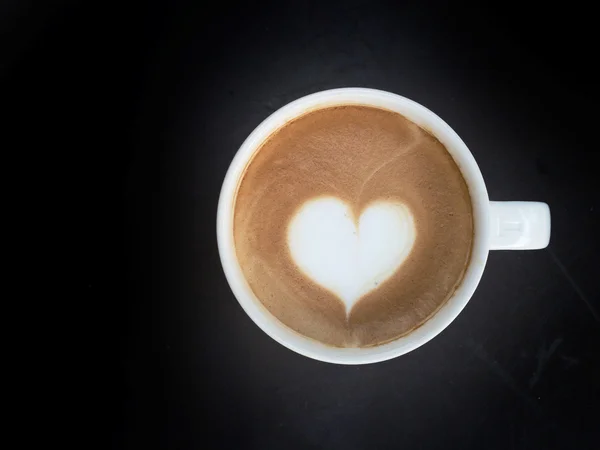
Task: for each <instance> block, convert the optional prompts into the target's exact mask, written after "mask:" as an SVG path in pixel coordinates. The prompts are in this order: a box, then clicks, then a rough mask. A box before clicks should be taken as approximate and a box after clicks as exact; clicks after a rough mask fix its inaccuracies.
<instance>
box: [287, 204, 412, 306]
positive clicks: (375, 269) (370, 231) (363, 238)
mask: <svg viewBox="0 0 600 450" xmlns="http://www.w3.org/2000/svg"><path fill="white" fill-rule="evenodd" d="M415 237H416V232H415V226H414V220H413V216H412V214H411V212H410V210H409V209H408V207H406V206H405V205H404V204H402V203H396V202H389V201H383V200H380V201H375V202H373V203H371V204H370V205H369V206H367V207H366V208H365V209H364V210H363V211H362V214H361V215H360V217H359V218H357V220H356V219H355V217H354V215H353V213H352V209H351V208H350V206H349V205H348V204H346V203H345V202H343V201H341V200H339V199H337V198H334V197H322V198H317V199H313V200H309V201H307V202H306V203H304V205H302V206H301V207H300V209H299V210H298V211H297V213H296V214H295V215H294V217H293V219H292V221H291V222H290V225H289V227H288V234H287V241H288V246H289V249H290V252H291V256H292V259H293V260H294V262H295V263H296V264H297V266H298V267H299V268H300V269H301V270H302V272H303V273H304V274H305V275H306V276H307V277H309V278H310V279H311V280H312V281H314V282H315V283H317V284H318V285H320V286H322V287H324V288H325V289H327V290H329V291H331V292H333V293H334V294H335V295H337V296H338V297H339V298H340V300H342V301H343V302H344V304H345V306H346V315H349V314H350V311H351V310H352V307H353V306H354V305H355V304H356V303H357V302H358V301H359V300H360V298H361V297H363V296H364V295H365V294H367V293H369V292H371V291H372V290H374V289H377V287H378V286H379V285H380V284H381V283H383V282H384V281H385V280H387V279H388V278H389V277H390V276H392V275H393V274H394V273H395V272H396V270H398V268H399V267H400V266H401V265H402V263H403V262H404V260H405V259H406V257H407V256H408V255H409V254H410V251H411V249H412V247H413V244H414V242H415Z"/></svg>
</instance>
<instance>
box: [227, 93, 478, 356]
mask: <svg viewBox="0 0 600 450" xmlns="http://www.w3.org/2000/svg"><path fill="white" fill-rule="evenodd" d="M322 196H331V197H337V198H339V199H340V200H343V201H345V202H347V204H348V205H350V206H351V207H352V208H353V210H354V211H355V213H356V216H357V217H359V216H360V214H361V211H362V210H363V209H364V208H365V207H366V206H367V205H368V204H369V203H371V202H373V201H375V200H389V201H394V202H401V203H404V204H405V205H406V206H408V208H409V209H410V211H411V213H412V215H413V218H414V223H415V228H416V238H415V242H414V245H413V248H412V250H411V252H410V254H409V256H408V257H407V258H406V260H405V261H404V263H403V264H402V265H401V266H400V268H399V269H398V270H397V271H396V272H395V273H394V274H393V275H392V276H391V277H390V278H388V279H387V280H386V281H385V282H384V283H381V284H380V285H379V286H378V287H377V288H375V289H374V290H372V291H370V292H369V293H367V294H365V295H364V296H363V297H362V298H361V299H360V300H359V301H358V303H356V304H355V305H354V308H353V309H352V311H351V313H350V314H349V316H348V317H347V316H346V311H345V308H344V304H343V303H342V301H341V300H339V299H338V298H337V297H336V295H335V294H333V293H331V292H330V291H328V290H327V289H325V288H323V287H321V286H319V285H317V284H316V283H314V282H313V281H311V280H310V279H309V278H308V277H307V276H306V275H304V273H302V272H301V271H300V269H299V268H298V267H297V266H296V264H295V263H294V261H293V260H292V258H291V255H290V250H289V248H288V244H287V228H288V225H289V223H290V221H291V219H292V217H293V216H294V214H295V212H296V211H297V210H298V208H300V207H301V206H302V205H303V204H304V203H305V202H306V201H308V200H311V199H315V198H318V197H322ZM233 231H234V242H235V250H236V255H237V258H238V261H239V264H240V267H241V268H242V271H243V273H244V276H245V278H246V281H247V283H248V285H249V286H250V288H251V289H252V291H253V292H254V294H255V296H256V297H257V298H258V299H259V300H260V302H261V303H262V304H263V306H264V307H265V308H267V309H268V310H269V311H270V312H271V314H273V315H274V316H275V317H276V318H277V319H279V320H280V321H281V322H282V323H284V324H285V325H287V326H288V327H289V328H291V329H293V330H295V331H296V332H298V333H300V334H302V335H305V336H308V337H310V338H313V339H315V340H317V341H320V342H323V343H325V344H328V345H331V346H335V347H367V346H374V345H379V344H383V343H385V342H388V341H391V340H393V339H396V338H398V337H400V336H402V335H405V334H407V333H409V332H410V331H412V330H413V329H415V328H416V327H418V326H420V325H421V324H423V323H424V322H425V321H426V320H427V319H428V318H430V317H431V316H432V315H433V314H434V313H435V312H436V311H437V310H438V309H439V308H440V307H441V306H442V305H443V304H444V303H445V302H446V301H447V300H448V299H449V298H450V297H451V296H452V294H453V293H454V291H455V290H456V288H457V287H458V285H459V284H460V282H461V280H462V278H463V275H464V273H465V270H466V267H467V265H468V263H469V258H470V254H471V247H472V243H473V214H472V207H471V200H470V197H469V191H468V188H467V185H466V183H465V181H464V179H463V177H462V174H461V173H460V170H459V168H458V166H457V165H456V163H455V162H454V160H453V159H452V157H451V156H450V154H449V153H448V151H447V150H446V148H445V147H444V146H443V145H442V144H441V143H440V142H439V141H438V140H437V139H436V138H435V137H433V136H432V135H431V134H429V133H428V132H427V131H425V130H424V129H422V128H420V127H419V126H418V125H416V124H415V123H413V122H411V121H410V120H408V119H406V118H405V117H403V116H402V115H400V114H397V113H395V112H391V111H387V110H383V109H378V108H374V107H369V106H359V105H348V106H337V107H329V108H323V109H319V110H315V111H311V112H308V113H306V114H305V115H303V116H301V117H299V118H296V119H294V120H292V121H290V122H288V123H287V124H285V125H284V126H283V127H281V128H280V129H279V130H277V131H276V132H275V133H273V134H272V135H271V136H270V137H269V138H268V139H267V140H266V141H265V142H264V143H263V144H262V146H261V147H260V148H259V149H258V150H257V151H256V153H255V154H254V156H253V158H252V160H251V161H250V162H249V164H248V165H247V167H246V169H245V172H244V174H243V176H242V178H241V181H240V183H239V186H238V191H237V194H236V199H235V207H234V230H233Z"/></svg>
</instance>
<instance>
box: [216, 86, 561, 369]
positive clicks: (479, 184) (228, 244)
mask: <svg viewBox="0 0 600 450" xmlns="http://www.w3.org/2000/svg"><path fill="white" fill-rule="evenodd" d="M346 104H352V105H370V106H375V107H379V108H383V109H387V110H390V111H395V112H398V113H400V114H402V115H403V116H405V117H407V118H408V119H410V120H411V121H413V122H415V123H417V124H418V125H420V126H421V127H422V128H424V129H426V130H428V131H429V132H430V133H432V134H433V135H434V136H435V137H436V138H437V139H439V141H440V142H441V143H442V144H444V146H445V147H446V149H448V151H449V152H450V154H451V155H452V157H453V158H454V161H456V163H457V164H458V166H459V168H460V170H461V172H462V174H463V177H464V179H465V180H466V182H467V185H468V187H469V193H470V195H471V202H472V205H473V218H474V240H473V251H472V255H471V260H470V262H469V267H468V268H467V271H466V273H465V276H464V279H463V281H462V283H461V284H460V286H459V288H458V289H457V290H456V292H455V293H454V295H453V296H452V298H450V299H449V300H448V301H447V302H446V304H445V305H444V306H443V307H442V308H440V310H438V311H437V312H436V313H435V314H434V315H433V316H432V317H431V318H429V319H428V320H427V321H426V322H425V323H424V324H423V325H421V326H420V327H417V328H416V329H415V330H414V331H412V332H410V333H408V334H407V335H405V336H402V337H400V338H398V339H396V340H394V341H392V342H388V343H386V344H383V345H379V346H376V347H368V348H336V347H330V346H327V345H325V344H323V343H321V342H318V341H316V340H314V339H311V338H309V337H306V336H303V335H301V334H299V333H297V332H295V331H293V330H291V329H290V328H288V327H287V326H285V325H284V324H282V323H281V322H280V321H279V320H278V319H277V318H276V317H275V316H273V315H272V314H271V313H270V312H269V311H268V310H267V309H266V308H265V307H264V306H263V305H262V304H261V303H260V301H259V300H258V299H257V298H256V296H255V295H254V293H253V292H252V290H251V289H250V287H249V286H248V283H247V282H246V280H245V278H244V274H243V272H242V270H241V268H240V265H239V263H238V260H237V258H236V253H235V247H234V239H233V208H234V204H235V195H236V192H237V188H238V184H239V181H240V177H241V176H242V174H243V172H244V169H245V167H246V165H247V164H248V162H249V161H250V160H251V158H252V155H253V154H254V152H255V151H257V149H258V148H259V147H260V145H261V144H262V143H263V142H264V141H265V139H266V138H267V137H268V136H270V135H271V134H272V133H273V132H274V131H275V130H277V129H279V128H280V127H281V126H282V125H284V124H286V123H287V122H288V121H290V120H291V119H294V118H296V117H298V116H300V115H302V114H304V113H306V112H308V111H311V110H315V109H320V108H323V107H326V106H333V105H346ZM549 239H550V210H549V208H548V205H547V204H545V203H539V202H490V200H489V199H488V194H487V190H486V187H485V183H484V181H483V177H482V176H481V172H480V170H479V167H478V166H477V163H476V162H475V159H474V158H473V155H472V154H471V152H470V151H469V149H468V148H467V146H466V145H465V143H464V142H463V141H462V140H461V139H460V137H459V136H458V135H457V134H456V133H455V132H454V131H453V130H452V128H450V126H448V124H446V122H444V121H443V120H442V119H440V118H439V117H438V116H436V115H435V114H434V113H433V112H431V111H429V110H428V109H427V108H425V107H424V106H421V105H419V104H418V103H415V102H413V101H412V100H409V99H407V98H405V97H401V96H399V95H396V94H392V93H389V92H384V91H379V90H374V89H363V88H343V89H333V90H329V91H323V92H318V93H316V94H312V95H308V96H306V97H302V98H300V99H298V100H296V101H293V102H291V103H289V104H287V105H286V106H284V107H282V108H281V109H279V110H277V111H276V112H274V113H273V114H271V115H270V116H269V117H268V118H267V119H265V120H264V121H263V122H262V123H261V124H260V125H259V126H258V127H256V129H255V130H254V131H253V132H252V133H251V134H250V136H248V138H247V139H246V140H245V141H244V143H243V144H242V146H241V147H240V149H239V150H238V152H237V154H236V155H235V157H234V159H233V161H232V163H231V166H230V167H229V170H228V171H227V175H226V176H225V181H224V182H223V187H222V189H221V195H220V198H219V206H218V211H217V241H218V246H219V254H220V256H221V263H222V264H223V269H224V271H225V276H226V277H227V281H228V282H229V285H230V286H231V290H232V291H233V294H234V295H235V297H236V298H237V300H238V302H239V303H240V305H241V306H242V308H244V311H246V313H247V314H248V315H249V316H250V318H251V319H252V320H253V321H254V322H255V323H256V324H257V325H258V326H259V327H260V328H261V329H262V330H263V331H264V332H265V333H267V334H268V335H269V336H271V337H272V338H273V339H275V340H276V341H277V342H279V343H280V344H282V345H284V346H286V347H288V348H289V349H291V350H294V351H295V352H298V353H300V354H302V355H305V356H308V357H310V358H314V359H317V360H320V361H326V362H331V363H338V364H367V363H374V362H379V361H385V360H388V359H391V358H394V357H396V356H400V355H403V354H405V353H408V352H410V351H411V350H414V349H415V348H417V347H420V346H421V345H423V344H425V343H426V342H427V341H429V340H430V339H432V338H434V337H435V336H436V335H437V334H439V333H440V332H441V331H442V330H443V329H444V328H446V327H447V326H448V325H449V324H450V323H451V322H452V321H453V320H454V319H455V318H456V316H458V314H459V313H460V312H461V311H462V309H463V308H464V307H465V305H466V304H467V302H468V301H469V299H470V298H471V296H472V295H473V292H475V288H476V287H477V284H478V283H479V280H480V279H481V276H482V274H483V270H484V268H485V263H486V261H487V257H488V252H489V251H490V250H500V249H506V250H530V249H539V248H544V247H546V246H547V245H548V242H549Z"/></svg>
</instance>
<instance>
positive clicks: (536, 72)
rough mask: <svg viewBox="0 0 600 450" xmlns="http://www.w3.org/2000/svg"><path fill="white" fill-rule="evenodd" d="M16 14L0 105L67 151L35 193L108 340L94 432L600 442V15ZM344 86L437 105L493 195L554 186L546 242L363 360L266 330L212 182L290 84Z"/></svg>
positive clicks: (300, 443)
mask: <svg viewBox="0 0 600 450" xmlns="http://www.w3.org/2000/svg"><path fill="white" fill-rule="evenodd" d="M530 10H531V11H530ZM2 12H3V13H2V15H1V19H0V24H1V26H2V32H3V36H4V37H5V38H6V39H4V42H5V44H7V45H6V46H4V48H5V50H4V51H3V56H2V72H1V75H2V89H3V92H5V94H6V95H4V96H3V97H4V101H3V103H4V104H3V106H4V107H8V108H9V111H10V115H11V119H13V120H14V123H15V124H23V123H27V124H34V126H33V127H31V126H28V131H26V132H22V133H21V132H18V133H17V134H18V136H19V141H18V142H19V144H18V146H19V149H20V152H21V153H20V154H21V156H24V157H25V158H26V159H28V158H33V157H35V158H39V159H37V161H39V162H40V163H39V164H37V165H36V166H37V167H42V168H43V169H46V167H48V166H46V164H47V163H48V164H52V167H53V168H54V167H56V168H57V169H58V170H57V171H56V172H55V171H53V172H52V174H53V175H52V176H51V177H50V178H51V179H52V180H51V181H52V182H51V183H48V184H45V185H44V187H43V189H44V191H45V193H48V194H49V193H51V194H52V196H53V198H54V199H56V202H55V204H54V208H55V209H54V215H55V216H57V217H59V218H60V217H61V214H62V212H64V213H65V216H64V217H69V220H68V221H65V222H64V226H63V221H61V220H59V219H57V218H56V217H52V221H56V222H58V223H59V224H60V225H59V226H58V227H59V228H62V231H63V232H64V236H65V238H66V239H69V240H70V241H73V242H74V244H75V253H74V254H75V255H77V257H76V258H75V259H73V260H74V261H75V262H76V263H75V266H76V267H75V268H74V270H73V272H69V274H70V280H71V282H73V280H74V281H75V284H76V286H77V288H78V297H79V304H80V306H79V307H78V308H81V311H83V308H87V307H88V306H89V307H91V308H90V309H91V310H92V311H93V312H91V314H88V312H87V309H86V314H85V315H82V316H83V317H89V318H90V319H89V320H88V319H85V320H83V319H82V320H81V323H79V322H77V325H76V327H77V328H78V329H79V330H80V331H81V330H84V329H87V328H90V329H93V330H94V331H93V333H90V334H93V336H91V337H90V344H93V347H92V348H94V349H97V350H94V353H93V357H94V363H93V365H92V366H91V367H90V368H89V371H87V372H85V373H83V374H82V375H84V376H85V377H89V379H90V380H92V379H94V380H95V381H94V382H92V381H90V385H89V387H90V389H89V390H86V391H83V393H82V394H81V395H82V397H83V402H82V403H84V404H85V405H86V406H87V407H88V408H90V409H93V410H96V411H102V413H101V419H98V420H99V425H100V426H99V427H98V430H99V431H98V430H97V431H96V433H95V434H90V435H89V436H88V438H87V440H88V441H89V442H90V443H91V442H95V441H97V440H98V439H99V438H100V437H105V436H106V437H108V438H109V439H110V440H111V442H112V447H113V448H172V449H180V448H181V449H183V448H200V447H201V446H208V448H249V449H250V448H261V449H271V448H276V449H280V448H281V449H295V448H299V449H300V448H302V449H312V448H315V449H316V448H343V449H347V450H352V449H380V448H381V449H387V448H424V449H430V448H447V447H455V448H477V449H479V448H490V449H532V448H540V449H546V448H597V446H598V445H600V444H599V438H600V423H599V418H600V392H599V385H600V381H599V380H600V347H599V344H600V284H599V283H598V278H599V276H600V256H599V255H600V240H599V239H598V237H597V233H598V232H599V231H600V221H599V212H600V202H599V195H600V188H599V183H598V165H597V162H596V161H597V159H598V155H597V153H598V139H597V137H596V136H597V135H596V130H597V128H598V112H597V111H598V107H597V102H598V73H597V71H596V70H595V59H597V48H596V46H595V45H594V44H593V42H594V38H595V37H597V24H596V23H595V22H594V14H593V13H592V11H589V10H586V9H585V8H584V7H582V6H580V5H577V4H575V3H573V2H572V3H568V4H565V3H563V4H561V5H560V8H556V9H552V8H550V7H549V5H547V4H545V5H544V6H543V7H541V6H535V5H527V4H523V3H520V4H515V5H511V4H508V3H505V2H501V3H497V4H486V5H482V4H479V5H478V6H473V5H469V6H467V5H459V4H456V3H455V4H450V3H445V4H443V3H441V2H440V3H439V4H438V3H434V2H419V3H415V4H409V3H403V2H386V3H381V2H376V1H350V0H349V1H344V2H338V3H336V4H333V3H331V4H330V3H328V2H290V3H287V2H283V1H280V2H263V3H261V4H260V5H253V4H251V3H250V2H248V3H246V4H234V3H231V2H226V1H222V2H218V3H217V4H212V5H209V4H201V3H200V2H194V1H188V2H179V1H169V2H167V1H165V2H143V3H142V2H139V3H133V2H98V3H94V2H75V1H71V2H69V1H62V2H61V1H57V2H49V3H46V4H42V5H35V4H33V3H31V2H4V3H3V9H2ZM347 86H364V87H373V88H378V89H383V90H388V91H391V92H395V93H398V94H401V95H404V96H407V97H408V98H411V99H413V100H415V101H417V102H419V103H422V104H423V105H425V106H426V107H428V108H430V109H431V110H433V111H434V112H436V113H437V114H438V115H440V116H441V117H442V118H443V119H444V120H446V121H447V122H448V123H449V124H450V126H452V127H453V128H454V130H455V131H456V132H457V133H458V134H459V135H460V136H461V137H462V139H463V140H464V141H465V142H466V144H467V145H468V146H469V148H470V150H471V151H472V153H473V154H474V156H475V158H476V160H477V161H478V163H479V165H480V168H481V171H482V173H483V176H484V178H485V180H486V183H487V187H488V191H489V195H490V198H491V199H493V200H539V201H545V202H547V203H548V204H549V205H550V208H551V212H552V227H553V229H552V240H551V244H550V246H549V247H548V248H547V249H546V250H542V251H532V252H493V253H491V254H490V258H489V261H488V265H487V269H486V272H485V274H484V276H483V279H482V281H481V284H480V286H479V288H478V290H477V291H476V293H475V295H474V296H473V298H472V300H471V301H470V303H469V304H468V306H467V307H466V309H465V310H464V311H463V313H462V314H461V315H460V316H459V317H458V318H457V320H456V321H455V322H453V323H452V325H450V327H448V328H447V329H446V330H445V331H444V332H443V333H442V334H441V335H439V336H438V337H437V338H435V339H434V340H433V341H431V342H430V343H428V344H427V345H425V346H424V347H422V348H420V349H418V350H416V351H414V352H412V353H410V354H408V355H405V356H402V357H400V358H397V359H395V360H391V361H387V362H384V363H379V364H375V365H367V366H359V367H345V366H336V365H330V364H325V363H320V362H317V361H313V360H310V359H307V358H305V357H302V356H300V355H297V354H295V353H293V352H291V351H289V350H287V349H285V348H284V347H282V346H280V345H279V344H277V343H275V342H274V341H272V340H271V339H270V338H269V337H267V336H266V335H265V334H264V333H263V332H262V331H260V330H259V329H258V327H256V326H255V325H254V324H253V323H252V321H251V320H250V319H249V318H248V317H247V316H246V315H245V313H244V312H243V311H242V309H241V308H240V307H239V305H238V303H237V302H236V300H235V298H234V297H233V295H232V293H231V291H230V289H229V287H228V285H227V282H226V280H225V277H224V275H223V272H222V269H221V265H220V262H219V258H218V252H217V246H216V237H215V214H216V206H217V199H218V194H219V190H220V185H221V182H222V180H223V177H224V175H225V172H226V170H227V167H228V165H229V163H230V161H231V159H232V157H233V155H234V154H235V152H236V150H237V149H238V147H239V145H240V144H241V143H242V142H243V140H244V139H245V137H246V136H247V135H248V134H249V133H250V132H251V131H252V130H253V128H254V127H255V126H256V125H258V124H259V123H260V122H261V121H262V120H263V119H264V118H266V117H267V116H268V115H269V114H270V113H272V112H273V111H275V110H276V109H278V108H279V107H281V106H283V105H284V104H286V103H288V102H290V101H292V100H294V99H296V98H298V97H301V96H303V95H305V94H309V93H312V92H316V91H319V90H323V89H328V88H334V87H347ZM6 128H7V130H5V131H7V134H5V136H7V135H8V134H10V131H16V130H17V129H18V128H17V127H14V129H13V130H11V128H12V126H7V127H6ZM19 130H20V129H19ZM39 137H42V138H43V142H44V144H43V146H41V147H40V146H38V145H37V144H34V142H36V143H37V142H38V138H39ZM5 139H6V142H7V143H9V142H11V141H10V140H9V139H8V138H7V137H5ZM34 146H35V148H36V149H38V150H40V149H41V150H42V151H41V152H40V154H39V155H38V154H37V153H36V154H35V156H34V150H33V148H34ZM53 170H54V169H53ZM59 174H60V175H59ZM71 274H72V275H71ZM81 304H83V305H84V306H81ZM92 316H93V318H94V319H95V320H92V318H91V317H92ZM96 321H98V322H100V323H101V325H100V326H98V327H94V326H93V325H94V324H95V323H96ZM83 336H86V337H85V338H84V337H83ZM87 336H88V333H85V334H82V335H81V337H79V336H78V335H73V336H72V341H78V340H82V339H87ZM86 379H87V378H86ZM92 386H93V388H92ZM89 391H94V392H95V394H89ZM98 433H101V436H100V435H98ZM85 446H87V444H86V445H85Z"/></svg>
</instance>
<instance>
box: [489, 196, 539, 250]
mask: <svg viewBox="0 0 600 450" xmlns="http://www.w3.org/2000/svg"><path fill="white" fill-rule="evenodd" d="M490 227H491V230H492V232H491V238H490V250H536V249H540V248H546V247H547V246H548V242H549V241H550V208H549V207H548V205H547V204H546V203H542V202H490Z"/></svg>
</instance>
